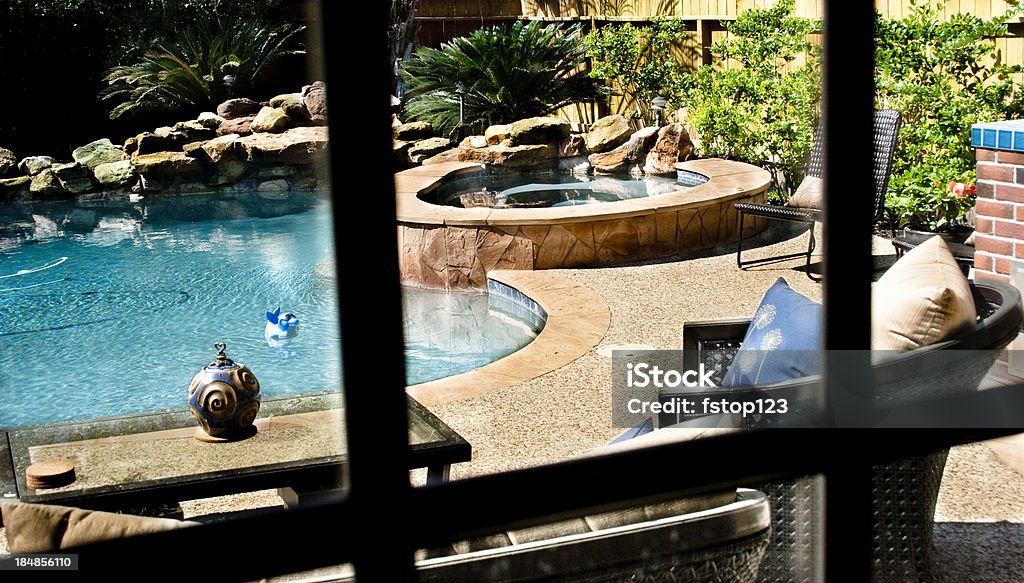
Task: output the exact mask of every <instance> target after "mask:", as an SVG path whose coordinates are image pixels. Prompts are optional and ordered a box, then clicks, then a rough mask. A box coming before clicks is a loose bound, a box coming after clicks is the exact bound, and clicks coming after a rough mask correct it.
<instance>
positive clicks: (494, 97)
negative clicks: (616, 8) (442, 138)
mask: <svg viewBox="0 0 1024 583" xmlns="http://www.w3.org/2000/svg"><path fill="white" fill-rule="evenodd" d="M580 32H581V25H579V24H577V25H573V26H571V27H568V28H565V27H563V26H562V25H560V24H549V25H547V26H543V27H542V26H541V25H540V23H538V22H536V21H531V22H529V23H526V22H523V21H517V22H515V23H513V24H511V25H503V26H494V27H491V28H482V29H479V30H476V31H474V32H472V33H470V34H469V35H468V36H465V37H458V38H455V39H452V40H451V41H450V42H448V43H445V44H443V45H442V46H441V48H439V49H432V48H426V47H423V48H420V49H418V50H417V51H416V52H415V54H414V55H413V56H412V58H410V59H409V60H408V61H406V62H405V63H404V64H403V66H402V78H403V80H404V81H405V89H406V92H407V94H408V95H411V96H412V97H411V99H409V101H408V102H407V104H406V108H405V115H406V117H408V118H411V119H416V120H422V121H427V122H430V124H431V125H432V126H433V127H434V128H435V130H437V131H439V132H441V133H444V134H447V135H451V134H454V133H455V132H456V131H457V130H459V128H460V126H466V127H469V128H472V129H474V130H476V131H482V130H483V129H485V128H486V127H487V126H488V125H492V124H500V123H509V122H512V121H515V120H517V119H523V118H528V117H536V116H541V115H546V114H549V113H551V112H553V111H555V110H557V109H559V108H561V107H564V106H566V105H569V104H571V103H574V102H578V101H585V100H588V99H593V98H595V97H596V96H597V94H598V93H597V86H596V82H595V80H593V79H591V78H590V77H589V76H587V73H586V71H585V70H584V69H583V65H584V63H585V60H586V56H585V52H584V47H583V44H582V43H581V42H580Z"/></svg>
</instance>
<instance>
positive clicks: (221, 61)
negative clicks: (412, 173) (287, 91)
mask: <svg viewBox="0 0 1024 583" xmlns="http://www.w3.org/2000/svg"><path fill="white" fill-rule="evenodd" d="M304 28H305V27H304V26H301V25H297V24H291V23H284V24H268V23H263V22H259V21H257V20H254V19H253V18H251V17H246V16H233V17H214V18H209V19H200V20H196V21H193V22H192V24H191V25H190V26H188V27H186V28H184V29H182V30H180V31H178V34H177V35H176V37H175V39H174V40H173V41H167V42H161V43H159V44H157V45H155V46H154V47H153V48H152V49H150V50H148V51H146V52H145V53H144V54H143V56H142V57H141V59H140V60H139V61H138V62H136V63H133V64H130V65H121V66H117V67H113V68H111V69H110V70H108V71H107V73H106V74H105V76H104V78H103V80H104V81H105V82H106V83H107V87H106V88H105V89H104V90H103V91H102V92H101V93H100V98H101V99H102V100H103V101H106V102H109V103H112V104H113V107H112V109H111V110H110V117H111V118H112V119H116V118H119V117H121V116H125V115H128V116H131V115H138V114H141V113H145V112H150V111H153V110H187V109H194V108H208V107H211V106H213V105H215V104H216V103H218V102H219V101H221V100H223V99H224V98H225V97H226V96H227V95H228V93H229V92H230V91H231V90H232V89H234V90H236V91H247V90H250V89H252V88H253V87H254V86H255V85H256V84H257V83H258V82H259V80H260V78H261V76H262V75H263V74H264V73H265V72H266V71H267V69H268V68H269V67H270V65H272V64H273V63H275V62H276V61H277V60H278V59H280V58H281V57H284V56H286V55H294V54H303V53H304V50H303V49H302V48H290V43H291V42H292V41H293V39H294V37H295V36H296V35H297V34H298V33H299V32H301V31H302V30H303V29H304ZM229 75H230V76H232V77H233V79H231V78H230V77H227V76H229ZM226 77H227V79H226ZM228 81H231V82H230V83H229V82H228Z"/></svg>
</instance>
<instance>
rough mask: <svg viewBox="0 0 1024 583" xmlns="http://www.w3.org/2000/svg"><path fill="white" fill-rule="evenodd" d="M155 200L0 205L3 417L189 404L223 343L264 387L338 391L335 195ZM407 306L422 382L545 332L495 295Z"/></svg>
mask: <svg viewBox="0 0 1024 583" xmlns="http://www.w3.org/2000/svg"><path fill="white" fill-rule="evenodd" d="M150 198H151V197H150ZM150 198H146V199H142V200H140V201H137V202H129V201H116V202H103V203H95V204H91V205H90V204H79V205H75V206H70V205H59V204H47V205H43V204H36V205H24V206H22V205H8V206H6V207H4V208H2V209H0V427H13V426H19V425H30V424H38V423H48V422H54V421H63V420H78V419H86V418H92V417H101V416H109V415H121V414H127V413H136V412H144V411H160V410H168V409H184V408H186V407H187V402H186V393H187V387H188V383H189V381H190V380H191V378H192V376H193V375H194V374H195V373H196V372H197V371H198V370H199V369H200V368H201V367H202V366H204V365H206V364H207V363H209V361H210V360H211V359H212V358H213V356H214V350H213V347H212V344H213V343H214V342H225V343H226V344H227V345H228V349H227V354H228V356H229V357H231V358H233V359H235V360H236V361H238V362H240V363H242V364H244V365H246V366H248V367H249V368H250V369H252V370H253V372H254V373H255V374H256V376H257V377H258V378H259V380H260V384H261V389H262V392H263V395H264V396H276V395H287V394H296V393H305V392H310V391H321V390H334V389H337V388H339V387H340V386H341V365H340V357H339V348H338V347H339V346H340V336H339V331H338V324H337V323H338V310H337V305H336V288H335V276H334V270H333V248H332V246H333V241H332V237H331V223H330V213H329V204H328V202H327V200H326V197H325V196H323V195H316V194H291V195H288V196H285V197H277V196H275V197H270V198H262V197H260V196H257V195H256V194H246V195H239V196H219V197H212V196H201V197H184V198H175V199H153V200H150ZM344 279H345V278H344V274H342V278H341V281H342V282H344ZM358 283H359V284H360V285H366V284H367V283H366V282H361V281H360V282H358ZM404 304H405V305H404V308H405V311H406V326H405V330H406V335H407V369H408V370H407V376H408V379H409V383H410V384H415V383H418V382H423V381H426V380H431V379H434V378H439V377H442V376H447V375H450V374H456V373H459V372H464V371H466V370H469V369H472V368H475V367H477V366H480V365H482V364H485V363H487V362H490V361H492V360H494V359H496V358H500V357H502V356H505V355H507V354H509V353H511V352H514V351H515V350H517V349H518V348H520V347H522V346H523V345H525V344H526V343H527V342H529V341H530V340H531V339H532V338H533V336H534V332H533V331H532V330H530V329H529V328H528V327H527V326H525V325H524V324H522V323H520V322H517V321H515V320H514V319H511V318H508V317H505V316H502V315H500V314H495V313H494V310H491V309H489V307H488V301H487V296H486V294H444V293H440V292H430V291H424V290H413V289H407V290H405V294H404ZM278 306H280V307H281V308H282V310H283V311H291V312H294V313H295V314H296V315H298V316H299V318H300V321H301V328H300V332H299V335H298V336H297V337H296V338H294V339H293V340H292V341H290V342H289V343H288V344H287V345H286V346H271V345H269V343H268V342H267V341H266V340H265V339H264V337H263V331H264V325H265V323H266V319H265V317H264V312H265V311H266V310H273V309H274V308H276V307H278Z"/></svg>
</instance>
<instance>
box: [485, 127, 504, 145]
mask: <svg viewBox="0 0 1024 583" xmlns="http://www.w3.org/2000/svg"><path fill="white" fill-rule="evenodd" d="M510 130H511V126H510V125H509V124H507V123H502V124H497V125H493V126H487V129H486V130H484V137H485V138H487V144H488V145H490V146H497V145H498V144H500V143H502V142H504V141H505V140H507V139H508V133H509V131H510Z"/></svg>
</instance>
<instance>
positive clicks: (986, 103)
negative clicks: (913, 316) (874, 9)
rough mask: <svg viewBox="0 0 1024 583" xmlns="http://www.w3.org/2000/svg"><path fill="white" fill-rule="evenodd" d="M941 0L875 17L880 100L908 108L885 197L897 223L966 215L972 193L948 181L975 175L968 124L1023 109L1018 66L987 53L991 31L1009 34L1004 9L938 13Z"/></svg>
mask: <svg viewBox="0 0 1024 583" xmlns="http://www.w3.org/2000/svg"><path fill="white" fill-rule="evenodd" d="M941 10H942V3H941V2H932V1H931V0H927V1H917V0H912V1H911V7H910V12H909V14H908V15H907V16H906V17H904V18H902V19H899V20H891V19H883V18H879V19H878V40H877V45H876V46H877V49H876V55H875V60H876V71H877V73H876V82H875V83H876V102H877V106H878V107H880V108H892V109H898V110H900V111H901V112H902V113H903V127H902V129H901V130H900V142H899V149H898V150H897V152H896V157H895V159H894V161H893V175H892V178H891V180H890V183H889V192H888V196H887V198H886V208H887V209H888V211H889V213H890V216H891V217H892V220H893V221H894V222H895V225H894V226H895V227H902V226H907V225H910V226H915V227H919V228H925V229H929V230H937V229H938V230H941V229H948V228H950V227H952V226H954V225H957V224H962V223H964V222H965V220H964V215H965V214H966V213H967V211H969V210H970V209H971V207H973V206H974V199H975V197H974V196H973V194H968V195H967V196H959V197H958V196H956V194H957V193H954V192H951V191H950V187H949V184H950V182H960V183H965V184H972V183H973V182H974V180H975V174H974V165H975V160H974V153H973V150H972V149H971V136H970V128H971V124H974V123H978V122H988V121H999V120H1003V119H1007V118H1008V117H1013V116H1017V115H1019V114H1020V113H1021V112H1022V105H1024V103H1022V100H1021V92H1020V85H1019V83H1018V82H1017V81H1016V80H1015V79H1014V77H1013V76H1012V75H1013V74H1015V73H1019V72H1020V71H1021V68H1020V67H1018V66H1015V67H1008V66H1006V65H1003V64H1000V63H997V62H994V61H992V60H990V57H991V56H992V55H993V53H994V50H995V43H994V42H993V40H992V39H993V38H994V37H998V36H1004V35H1006V32H1007V30H1006V20H1007V19H1008V18H1009V17H1011V16H1016V15H1017V14H1019V13H1020V12H1021V11H1020V9H1019V8H1013V9H1011V10H1010V11H1009V12H1008V13H1007V14H1004V15H1001V16H998V17H995V18H992V19H982V18H978V17H976V16H973V15H969V14H954V15H952V16H950V17H949V19H948V20H942V19H941Z"/></svg>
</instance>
